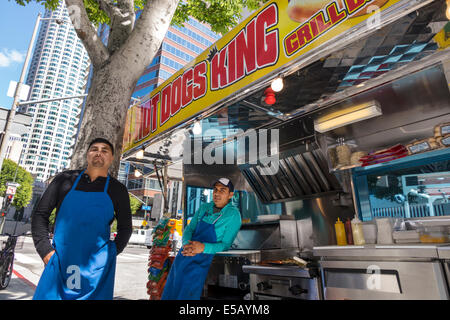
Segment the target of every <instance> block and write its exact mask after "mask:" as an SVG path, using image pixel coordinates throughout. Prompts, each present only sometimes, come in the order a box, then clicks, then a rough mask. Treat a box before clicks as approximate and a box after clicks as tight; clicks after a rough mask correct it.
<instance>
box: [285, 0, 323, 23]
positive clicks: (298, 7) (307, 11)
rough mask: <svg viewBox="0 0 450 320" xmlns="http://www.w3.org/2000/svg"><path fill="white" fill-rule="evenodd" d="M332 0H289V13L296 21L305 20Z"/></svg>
mask: <svg viewBox="0 0 450 320" xmlns="http://www.w3.org/2000/svg"><path fill="white" fill-rule="evenodd" d="M330 2H331V0H289V4H288V7H287V14H288V16H289V18H291V19H292V20H294V21H296V22H300V23H301V22H305V21H306V20H308V19H309V18H310V17H311V16H313V15H314V14H316V13H317V12H318V11H319V10H320V9H322V8H323V7H325V6H326V5H327V4H328V3H330Z"/></svg>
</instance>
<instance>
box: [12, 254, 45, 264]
mask: <svg viewBox="0 0 450 320" xmlns="http://www.w3.org/2000/svg"><path fill="white" fill-rule="evenodd" d="M14 259H15V260H16V262H18V263H23V264H38V263H42V261H41V260H38V259H35V258H31V257H29V256H28V255H26V254H23V253H17V252H16V253H14Z"/></svg>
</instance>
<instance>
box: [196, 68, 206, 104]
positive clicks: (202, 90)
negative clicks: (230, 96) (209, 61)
mask: <svg viewBox="0 0 450 320" xmlns="http://www.w3.org/2000/svg"><path fill="white" fill-rule="evenodd" d="M205 94H206V63H205V62H204V61H202V62H201V63H199V64H197V65H196V66H195V67H194V99H198V98H200V97H201V96H203V95H205Z"/></svg>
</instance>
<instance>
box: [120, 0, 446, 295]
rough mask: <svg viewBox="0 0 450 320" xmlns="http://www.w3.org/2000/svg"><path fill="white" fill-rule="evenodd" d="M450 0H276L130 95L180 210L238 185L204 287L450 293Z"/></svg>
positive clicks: (129, 150)
mask: <svg viewBox="0 0 450 320" xmlns="http://www.w3.org/2000/svg"><path fill="white" fill-rule="evenodd" d="M449 6H450V4H449V3H448V1H444V0H434V1H433V0H378V1H377V0H334V1H333V0H324V1H320V0H317V1H295V0H291V1H288V0H272V1H268V2H266V3H265V4H264V5H263V6H262V7H261V8H260V9H259V10H257V11H256V12H254V13H253V14H251V15H250V16H249V17H248V18H246V19H245V20H244V21H242V22H241V23H240V24H239V25H238V26H236V27H235V28H234V29H232V30H231V31H229V32H228V33H227V34H225V35H224V36H223V37H222V38H221V39H219V40H218V41H217V42H216V43H214V44H213V45H212V46H211V47H210V48H208V49H207V50H206V51H205V52H203V53H202V54H200V55H199V56H198V57H197V58H196V59H195V60H193V61H192V62H190V63H188V64H187V65H186V66H185V67H184V68H183V69H181V70H179V71H178V72H177V73H175V74H174V75H173V76H172V77H171V78H169V79H168V80H167V81H166V82H164V83H163V84H161V85H160V86H159V87H157V88H156V89H155V90H154V91H153V92H151V93H150V94H149V95H148V96H146V97H144V98H143V99H141V101H140V102H139V103H138V104H136V105H134V106H133V107H131V108H130V109H129V111H128V116H127V127H126V130H125V136H124V150H123V160H125V161H135V162H139V161H140V162H143V163H147V164H149V165H150V166H151V165H152V164H155V165H156V166H158V165H159V166H160V167H161V166H166V167H171V166H177V167H179V168H181V170H182V183H183V221H184V224H186V223H188V222H189V219H190V218H191V217H192V216H193V214H194V213H195V211H196V210H197V209H198V207H199V205H200V203H201V202H204V201H208V200H209V201H210V200H211V194H212V185H211V184H212V183H213V182H214V181H215V180H217V179H218V178H220V177H223V176H225V177H230V179H231V180H232V181H233V184H234V186H235V193H234V197H233V199H232V201H233V202H234V204H235V205H236V206H237V207H238V208H239V210H240V212H241V216H242V227H241V230H240V231H239V233H238V235H237V237H236V239H235V241H234V243H233V245H232V247H231V248H230V249H229V250H227V251H224V252H220V253H218V254H216V256H215V258H214V260H213V263H212V266H211V268H210V271H209V274H208V277H207V280H206V283H205V286H204V292H203V298H205V299H254V300H263V299H304V300H322V299H324V300H327V299H389V300H392V299H444V300H448V299H449V297H450V296H449V290H450V289H449V282H448V279H450V273H449V267H450V244H449V226H450V199H449V197H450V148H448V146H449V145H450V93H449V83H450V59H449V57H450V49H449V48H448V46H449V44H450V24H449V18H450V8H449ZM142 151H144V153H143V154H144V157H143V159H142V157H140V158H141V159H138V158H137V157H136V154H137V153H138V152H141V153H142ZM161 159H162V160H163V161H162V160H161Z"/></svg>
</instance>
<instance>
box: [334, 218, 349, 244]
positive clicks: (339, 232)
mask: <svg viewBox="0 0 450 320" xmlns="http://www.w3.org/2000/svg"><path fill="white" fill-rule="evenodd" d="M334 230H335V231H336V242H337V245H338V246H346V245H347V237H346V235H345V227H344V224H343V223H342V221H341V220H339V218H338V219H337V221H336V223H335V225H334Z"/></svg>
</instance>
